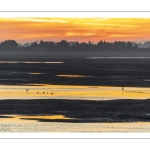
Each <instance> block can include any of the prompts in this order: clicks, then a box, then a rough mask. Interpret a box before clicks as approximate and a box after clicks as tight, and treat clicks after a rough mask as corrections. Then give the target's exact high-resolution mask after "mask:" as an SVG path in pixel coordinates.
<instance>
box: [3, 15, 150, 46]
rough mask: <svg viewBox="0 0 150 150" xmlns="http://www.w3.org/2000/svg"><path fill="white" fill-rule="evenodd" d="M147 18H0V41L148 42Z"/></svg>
mask: <svg viewBox="0 0 150 150" xmlns="http://www.w3.org/2000/svg"><path fill="white" fill-rule="evenodd" d="M149 27H150V18H137V17H136V18H120V17H107V16H105V17H58V16H56V17H38V16H37V17H3V18H2V17H1V18H0V42H2V41H4V40H8V39H11V40H16V41H17V42H18V43H22V44H23V43H27V42H34V41H37V40H38V41H40V40H43V41H55V42H57V41H60V40H67V41H79V42H88V41H91V42H94V43H97V42H99V41H101V40H102V41H108V42H114V41H132V42H140V41H149V40H150V28H149Z"/></svg>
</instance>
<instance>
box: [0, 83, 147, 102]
mask: <svg viewBox="0 0 150 150" xmlns="http://www.w3.org/2000/svg"><path fill="white" fill-rule="evenodd" d="M26 89H29V90H28V91H26ZM148 98H150V88H140V87H124V90H122V87H111V86H110V87H109V86H108V87H107V86H106V87H105V86H70V85H68V86H67V85H48V84H25V85H0V99H1V100H4V99H67V100H72V99H78V100H80V99H81V100H111V99H148Z"/></svg>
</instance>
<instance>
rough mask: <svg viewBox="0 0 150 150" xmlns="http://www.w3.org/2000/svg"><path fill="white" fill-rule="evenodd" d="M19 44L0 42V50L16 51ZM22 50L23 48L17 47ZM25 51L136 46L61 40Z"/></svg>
mask: <svg viewBox="0 0 150 150" xmlns="http://www.w3.org/2000/svg"><path fill="white" fill-rule="evenodd" d="M18 47H19V44H18V43H17V42H16V41H15V40H6V41H4V42H1V44H0V49H17V48H18ZM20 48H23V47H19V49H20ZM26 49H45V50H52V51H55V50H59V51H68V50H70V51H71V50H74V51H82V50H84V51H93V50H97V51H98V50H124V49H138V46H137V44H135V43H134V44H133V43H132V42H123V41H115V42H106V41H99V42H98V43H97V44H95V43H92V42H91V41H89V42H87V43H86V42H81V43H79V42H68V41H66V40H61V41H59V42H53V41H48V42H47V41H42V40H41V41H40V42H39V43H37V42H33V43H31V44H30V45H29V46H28V47H26Z"/></svg>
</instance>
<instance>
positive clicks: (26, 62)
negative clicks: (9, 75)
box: [0, 61, 64, 64]
mask: <svg viewBox="0 0 150 150" xmlns="http://www.w3.org/2000/svg"><path fill="white" fill-rule="evenodd" d="M0 63H1V64H18V63H25V64H62V63H64V62H55V61H54V62H51V61H50V62H48V61H46V62H45V61H0Z"/></svg>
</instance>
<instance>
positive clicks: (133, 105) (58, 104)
mask: <svg viewBox="0 0 150 150" xmlns="http://www.w3.org/2000/svg"><path fill="white" fill-rule="evenodd" d="M14 114H15V115H29V116H31V115H32V116H34V115H35V116H36V115H64V116H65V117H67V118H72V119H68V120H66V119H65V120H64V119H42V118H41V119H35V118H27V119H28V120H37V121H40V122H67V123H72V122H76V123H98V122H109V123H110V122H112V123H113V122H149V121H150V100H149V99H148V100H130V99H129V100H108V101H107V100H106V101H101V100H100V101H90V100H46V99H44V100H40V99H39V100H1V101H0V116H4V115H6V116H9V115H14Z"/></svg>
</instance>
